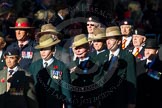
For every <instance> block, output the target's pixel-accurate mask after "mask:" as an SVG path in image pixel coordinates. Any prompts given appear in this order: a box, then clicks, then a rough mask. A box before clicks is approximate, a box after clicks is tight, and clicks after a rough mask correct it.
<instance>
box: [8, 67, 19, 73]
mask: <svg viewBox="0 0 162 108" xmlns="http://www.w3.org/2000/svg"><path fill="white" fill-rule="evenodd" d="M7 70H8V72H9V70H13V71H14V72H13V73H12V75H13V74H14V73H15V72H17V71H18V66H16V67H14V68H13V69H10V68H8V69H7Z"/></svg>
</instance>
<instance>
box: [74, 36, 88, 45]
mask: <svg viewBox="0 0 162 108" xmlns="http://www.w3.org/2000/svg"><path fill="white" fill-rule="evenodd" d="M86 42H88V41H87V40H86V38H82V39H80V40H79V41H77V42H74V43H73V46H74V47H75V46H79V45H82V44H83V43H86Z"/></svg>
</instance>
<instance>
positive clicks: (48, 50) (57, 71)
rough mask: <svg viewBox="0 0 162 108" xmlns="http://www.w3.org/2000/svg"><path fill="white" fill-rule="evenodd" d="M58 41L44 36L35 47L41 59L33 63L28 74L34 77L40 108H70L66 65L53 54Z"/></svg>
mask: <svg viewBox="0 0 162 108" xmlns="http://www.w3.org/2000/svg"><path fill="white" fill-rule="evenodd" d="M59 42H60V40H59V39H58V38H57V37H56V36H53V35H52V34H44V35H42V36H41V37H40V39H39V44H38V45H37V46H36V47H35V48H36V49H40V55H41V59H39V60H37V61H36V62H33V63H32V65H31V66H30V69H29V70H30V72H31V74H32V75H33V76H34V80H35V88H36V94H37V97H38V103H39V107H40V108H62V107H63V105H64V106H65V108H71V103H70V101H71V92H70V90H69V88H68V84H70V73H69V71H68V69H67V68H66V65H65V64H64V63H63V62H61V61H60V60H57V59H56V58H55V57H54V56H53V53H54V52H55V45H56V44H58V43H59Z"/></svg>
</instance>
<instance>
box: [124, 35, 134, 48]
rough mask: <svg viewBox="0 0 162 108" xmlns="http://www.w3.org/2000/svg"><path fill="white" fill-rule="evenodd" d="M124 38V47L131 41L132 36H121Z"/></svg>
mask: <svg viewBox="0 0 162 108" xmlns="http://www.w3.org/2000/svg"><path fill="white" fill-rule="evenodd" d="M124 39H126V40H127V41H126V43H125V47H127V46H128V45H129V43H130V42H131V40H132V36H128V37H127V38H125V37H123V40H124Z"/></svg>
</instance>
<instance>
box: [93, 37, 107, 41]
mask: <svg viewBox="0 0 162 108" xmlns="http://www.w3.org/2000/svg"><path fill="white" fill-rule="evenodd" d="M105 39H106V37H99V38H90V41H94V40H105Z"/></svg>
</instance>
